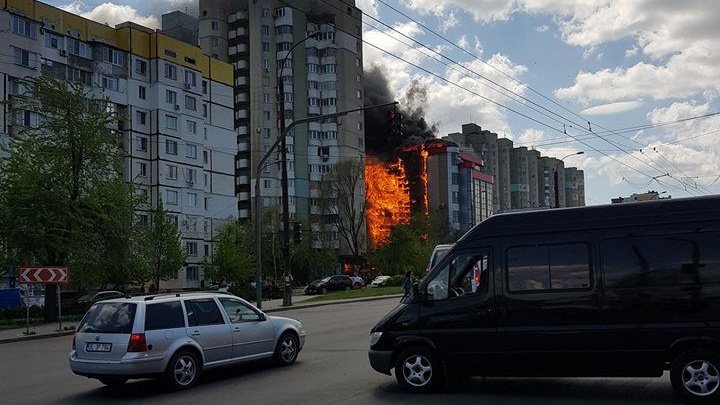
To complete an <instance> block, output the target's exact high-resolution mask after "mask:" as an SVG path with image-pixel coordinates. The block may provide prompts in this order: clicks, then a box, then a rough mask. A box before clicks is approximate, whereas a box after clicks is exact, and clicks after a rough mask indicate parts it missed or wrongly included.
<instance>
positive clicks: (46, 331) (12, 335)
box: [0, 294, 402, 344]
mask: <svg viewBox="0 0 720 405" xmlns="http://www.w3.org/2000/svg"><path fill="white" fill-rule="evenodd" d="M313 297H314V295H293V297H292V299H293V305H292V306H291V307H283V306H282V302H283V300H282V299H277V300H268V301H263V303H262V311H263V312H266V313H273V312H281V311H292V310H296V309H303V308H313V307H321V306H325V305H335V304H351V303H353V302H363V301H375V300H384V299H396V300H399V299H400V298H401V297H402V294H397V295H383V296H379V297H364V298H352V299H345V300H331V301H317V302H306V301H307V300H309V299H311V298H313ZM250 302H251V303H252V304H253V305H255V304H256V303H255V302H254V301H250ZM77 323H78V322H64V323H63V328H64V327H66V326H77ZM57 329H58V324H57V322H55V323H46V324H43V325H36V326H31V327H30V332H35V333H34V334H32V335H29V336H26V335H25V333H24V332H25V328H24V327H23V328H17V329H6V330H0V344H3V343H12V342H19V341H23V340H35V339H46V338H52V337H58V336H68V335H72V334H73V331H72V330H65V331H58V330H57Z"/></svg>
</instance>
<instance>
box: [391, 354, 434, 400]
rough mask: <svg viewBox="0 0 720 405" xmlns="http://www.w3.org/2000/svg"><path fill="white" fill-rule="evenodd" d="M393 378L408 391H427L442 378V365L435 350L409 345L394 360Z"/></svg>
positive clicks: (432, 388)
mask: <svg viewBox="0 0 720 405" xmlns="http://www.w3.org/2000/svg"><path fill="white" fill-rule="evenodd" d="M395 378H396V379H397V381H398V383H399V384H400V386H402V387H403V388H405V389H406V390H408V391H410V392H428V391H432V390H434V389H435V387H437V385H438V381H440V380H442V366H441V365H440V361H439V360H438V358H437V355H436V354H435V352H434V351H433V350H432V349H430V348H428V347H424V346H413V347H409V348H407V349H405V350H403V351H402V353H400V355H399V356H398V357H397V360H396V362H395Z"/></svg>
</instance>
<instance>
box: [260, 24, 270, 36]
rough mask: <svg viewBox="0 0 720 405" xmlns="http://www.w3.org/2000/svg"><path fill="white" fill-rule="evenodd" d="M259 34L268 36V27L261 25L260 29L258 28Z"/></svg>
mask: <svg viewBox="0 0 720 405" xmlns="http://www.w3.org/2000/svg"><path fill="white" fill-rule="evenodd" d="M260 33H261V34H263V35H270V26H269V25H263V26H262V27H260Z"/></svg>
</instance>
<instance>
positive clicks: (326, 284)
mask: <svg viewBox="0 0 720 405" xmlns="http://www.w3.org/2000/svg"><path fill="white" fill-rule="evenodd" d="M352 287H353V281H352V280H351V279H350V276H344V275H340V276H330V277H325V278H324V279H322V280H315V281H313V282H312V283H310V285H308V286H307V287H305V294H306V295H311V294H327V293H328V292H330V291H342V290H349V289H351V288H352Z"/></svg>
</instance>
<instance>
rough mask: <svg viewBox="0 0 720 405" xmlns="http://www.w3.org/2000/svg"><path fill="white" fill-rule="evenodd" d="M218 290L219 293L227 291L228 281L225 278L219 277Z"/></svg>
mask: <svg viewBox="0 0 720 405" xmlns="http://www.w3.org/2000/svg"><path fill="white" fill-rule="evenodd" d="M218 291H219V292H221V293H226V292H228V283H227V282H226V281H225V278H222V279H220V285H219V286H218Z"/></svg>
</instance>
